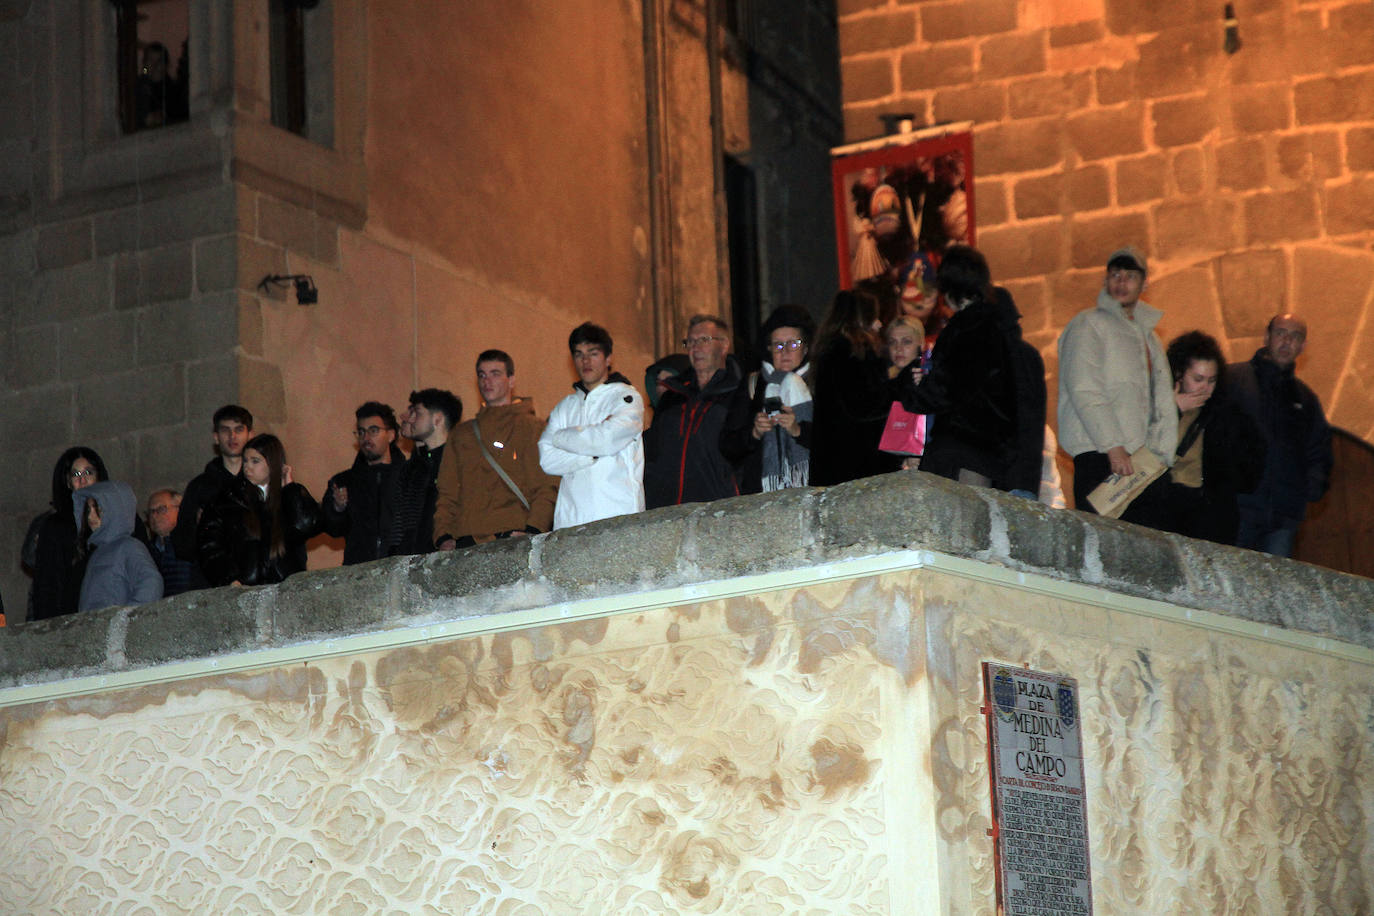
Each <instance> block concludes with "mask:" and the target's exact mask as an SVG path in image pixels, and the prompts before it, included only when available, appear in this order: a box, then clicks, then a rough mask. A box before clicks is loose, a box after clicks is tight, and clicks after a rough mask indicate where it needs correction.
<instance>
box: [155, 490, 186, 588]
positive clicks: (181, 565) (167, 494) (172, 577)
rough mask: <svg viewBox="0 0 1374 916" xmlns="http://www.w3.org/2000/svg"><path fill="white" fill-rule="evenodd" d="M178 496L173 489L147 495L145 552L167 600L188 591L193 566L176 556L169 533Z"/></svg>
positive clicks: (172, 526)
mask: <svg viewBox="0 0 1374 916" xmlns="http://www.w3.org/2000/svg"><path fill="white" fill-rule="evenodd" d="M180 508H181V494H180V493H178V492H177V491H176V490H154V491H153V492H152V493H151V494H150V495H149V496H148V507H147V515H148V540H147V541H146V542H145V543H146V544H147V545H148V553H149V554H151V555H152V557H153V562H154V563H156V564H157V571H158V572H160V573H161V574H162V597H164V598H170V597H172V596H173V595H180V594H181V593H182V592H185V591H189V590H190V589H191V580H192V577H193V575H194V572H195V567H194V565H193V564H191V563H189V562H187V561H186V560H183V559H181V558H180V557H178V556H177V555H176V550H175V549H174V548H173V546H172V530H173V529H174V528H176V524H177V515H178V513H179V511H180Z"/></svg>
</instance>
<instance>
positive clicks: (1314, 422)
mask: <svg viewBox="0 0 1374 916" xmlns="http://www.w3.org/2000/svg"><path fill="white" fill-rule="evenodd" d="M1306 344H1307V322H1305V321H1303V320H1302V319H1301V318H1299V317H1297V316H1296V315H1289V314H1285V315H1275V316H1274V317H1273V318H1271V319H1270V320H1269V324H1268V326H1267V327H1266V328H1265V332H1264V346H1262V347H1260V348H1259V349H1258V350H1256V351H1255V355H1254V356H1252V357H1250V361H1249V362H1245V363H1233V364H1231V365H1230V366H1228V367H1226V385H1227V388H1228V389H1229V390H1230V393H1231V398H1232V400H1234V401H1236V402H1237V403H1239V404H1240V406H1241V407H1242V408H1244V409H1245V411H1246V412H1247V413H1248V414H1249V415H1250V416H1251V418H1252V419H1253V420H1254V421H1255V423H1256V425H1258V426H1259V428H1260V432H1261V433H1263V435H1264V438H1265V441H1266V442H1267V443H1268V446H1269V451H1268V453H1267V454H1266V457H1265V462H1264V476H1263V477H1262V478H1261V479H1260V484H1259V486H1258V487H1256V488H1255V490H1254V491H1253V492H1251V493H1242V494H1241V495H1240V496H1238V497H1237V498H1236V502H1237V503H1238V504H1239V507H1240V533H1239V534H1238V535H1237V537H1236V546H1237V547H1246V548H1249V549H1251V550H1260V551H1263V552H1265V553H1268V554H1273V555H1274V556H1276V557H1287V556H1292V554H1293V543H1294V541H1295V540H1296V539H1297V535H1298V526H1299V525H1301V524H1302V520H1303V518H1304V517H1305V516H1306V515H1307V504H1308V503H1310V502H1316V501H1317V500H1319V499H1321V498H1322V496H1323V495H1324V494H1325V493H1326V488H1327V487H1328V486H1329V485H1330V482H1331V465H1332V461H1333V459H1332V454H1331V427H1330V426H1328V425H1327V422H1326V415H1325V413H1324V412H1323V411H1322V404H1321V401H1320V400H1319V399H1318V398H1317V396H1316V394H1314V393H1313V391H1312V389H1311V388H1308V387H1307V386H1306V385H1304V384H1303V383H1302V382H1301V381H1299V380H1298V378H1297V376H1295V375H1294V368H1295V367H1296V365H1297V362H1298V356H1299V355H1301V354H1302V351H1303V347H1304V346H1305V345H1306Z"/></svg>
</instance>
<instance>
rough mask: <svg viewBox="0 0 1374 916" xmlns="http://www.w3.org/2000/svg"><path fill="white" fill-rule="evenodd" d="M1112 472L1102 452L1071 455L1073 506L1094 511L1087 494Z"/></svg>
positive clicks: (1109, 463) (1110, 465)
mask: <svg viewBox="0 0 1374 916" xmlns="http://www.w3.org/2000/svg"><path fill="white" fill-rule="evenodd" d="M1111 474H1112V463H1111V462H1110V461H1109V460H1107V456H1106V455H1105V454H1103V453H1102V452H1084V453H1083V454H1081V455H1074V456H1073V507H1074V508H1075V509H1080V510H1082V511H1084V512H1092V513H1096V512H1097V510H1096V509H1094V508H1093V506H1092V503H1090V502H1088V494H1089V493H1091V492H1092V491H1093V490H1096V489H1097V487H1098V485H1099V484H1101V483H1102V481H1104V480H1106V479H1107V478H1108V477H1110V476H1111Z"/></svg>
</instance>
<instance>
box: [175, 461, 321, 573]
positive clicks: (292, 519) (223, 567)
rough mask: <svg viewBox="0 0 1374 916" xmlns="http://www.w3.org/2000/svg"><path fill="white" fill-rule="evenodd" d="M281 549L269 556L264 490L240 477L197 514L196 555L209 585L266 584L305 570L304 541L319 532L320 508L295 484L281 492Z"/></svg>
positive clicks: (268, 514) (269, 526)
mask: <svg viewBox="0 0 1374 916" xmlns="http://www.w3.org/2000/svg"><path fill="white" fill-rule="evenodd" d="M281 513H282V519H281V526H282V540H283V550H282V552H281V553H280V554H279V555H278V556H275V557H274V556H272V535H271V532H272V516H271V512H270V511H269V510H268V507H267V504H266V502H265V501H264V499H263V496H262V491H261V490H259V489H258V488H257V487H256V486H254V485H253V484H251V483H249V482H248V481H247V480H246V479H245V478H244V477H243V476H241V475H240V476H238V477H235V478H234V480H233V481H232V482H231V483H230V484H229V485H228V486H227V487H225V488H224V489H223V490H221V491H220V494H219V496H218V497H216V499H215V501H214V502H213V503H211V504H210V505H209V506H207V507H206V508H205V511H204V512H203V513H202V514H201V517H200V524H199V525H198V526H197V528H196V555H197V559H198V560H199V561H200V567H201V569H202V570H203V571H204V573H205V576H206V578H207V579H209V580H210V584H211V585H228V584H230V583H231V582H239V583H242V584H243V585H267V584H270V583H273V582H280V581H282V580H283V579H285V578H286V577H287V576H289V575H291V574H292V573H297V572H301V571H302V570H304V569H305V565H306V559H305V542H306V541H307V540H309V539H310V538H311V537H313V536H314V535H315V534H316V533H317V532H318V531H319V529H320V506H319V503H317V502H315V499H314V497H312V496H311V495H310V491H308V490H306V488H305V487H303V486H301V485H300V484H298V483H289V484H287V485H286V486H284V487H282V490H281Z"/></svg>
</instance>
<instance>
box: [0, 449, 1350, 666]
mask: <svg viewBox="0 0 1374 916" xmlns="http://www.w3.org/2000/svg"><path fill="white" fill-rule="evenodd" d="M758 531H770V532H774V533H776V534H777V537H769V538H760V537H757V532H758ZM907 550H928V551H935V552H937V553H940V554H942V555H947V556H950V557H955V558H963V559H967V560H971V561H976V562H979V563H985V564H991V565H992V566H996V567H1001V568H1005V569H1008V570H1013V571H1022V572H1025V573H1033V574H1035V575H1039V576H1044V577H1048V578H1050V579H1055V580H1059V581H1063V582H1067V583H1077V584H1081V585H1088V586H1092V587H1094V588H1101V589H1105V590H1107V591H1110V592H1114V593H1117V594H1122V595H1130V596H1136V597H1139V598H1144V599H1149V600H1154V601H1161V602H1166V603H1169V604H1172V605H1177V606H1180V607H1186V608H1196V609H1198V610H1205V611H1211V612H1216V613H1219V614H1223V615H1227V616H1230V617H1234V618H1237V619H1240V620H1250V621H1256V622H1259V623H1263V624H1273V625H1277V626H1281V627H1285V628H1292V629H1295V630H1301V631H1303V632H1305V633H1308V634H1312V635H1315V636H1319V637H1323V638H1328V639H1332V640H1337V641H1339V642H1343V643H1349V644H1351V645H1354V646H1361V647H1364V648H1367V649H1374V615H1371V614H1370V613H1368V609H1369V608H1371V607H1374V580H1369V579H1362V578H1359V577H1355V576H1348V575H1345V574H1343V573H1335V572H1330V571H1328V570H1323V569H1319V568H1317V567H1312V566H1308V565H1306V564H1303V563H1298V562H1296V561H1292V560H1275V559H1273V558H1271V557H1268V556H1266V555H1262V554H1258V553H1253V552H1250V551H1243V550H1238V549H1235V548H1229V547H1220V546H1217V545H1212V544H1207V543H1203V542H1198V541H1192V540H1190V539H1188V538H1182V537H1178V536H1176V535H1169V534H1163V533H1160V532H1157V531H1152V530H1149V529H1145V528H1140V527H1137V526H1135V525H1129V524H1126V523H1124V522H1118V521H1114V520H1108V519H1102V518H1099V517H1097V516H1094V515H1088V514H1085V513H1080V512H1072V511H1062V510H1051V509H1047V508H1046V507H1044V506H1042V505H1040V504H1039V503H1034V502H1030V501H1028V500H1024V499H1020V498H1017V497H1012V496H1009V495H1006V494H1003V493H998V492H996V491H992V490H985V489H976V488H972V487H965V486H962V485H960V484H955V483H951V482H949V481H947V480H944V479H943V478H939V477H934V476H931V475H929V474H923V473H920V472H915V471H908V472H900V473H897V474H889V475H885V476H882V477H875V478H870V479H868V480H863V481H856V482H853V483H849V484H844V485H842V486H838V487H832V488H829V489H796V490H785V491H781V492H779V493H772V494H763V495H759V496H747V497H738V498H736V499H730V500H722V501H719V502H715V503H702V504H698V505H690V506H678V507H671V508H667V509H660V510H655V511H652V512H646V513H641V514H639V515H632V516H622V517H620V518H616V519H609V520H607V521H604V522H597V523H595V524H592V525H584V526H579V527H576V528H568V529H563V530H560V531H556V532H553V533H551V534H547V535H540V536H538V537H535V538H532V539H528V540H510V541H500V542H494V543H491V544H486V545H481V546H479V547H476V548H473V549H471V550H466V551H459V552H457V553H449V554H443V553H441V554H433V555H430V556H427V557H403V558H395V559H391V560H379V561H376V562H373V563H368V564H363V565H359V566H351V567H344V568H340V569H327V570H319V571H314V572H307V573H302V574H300V575H297V576H293V577H292V578H291V579H289V580H287V581H286V582H285V583H283V584H281V585H277V586H265V587H262V588H254V589H236V588H222V589H215V590H212V591H205V592H196V593H192V594H189V595H181V596H178V597H176V598H168V599H165V600H163V601H160V602H157V603H155V604H150V605H145V606H143V607H138V608H132V609H130V608H123V609H120V608H111V609H109V610H105V611H99V612H93V613H87V614H79V615H73V616H70V617H64V618H58V619H56V620H51V621H40V622H37V623H31V624H25V625H22V626H15V627H8V628H5V629H3V630H0V691H3V690H4V689H5V688H10V687H19V686H22V685H33V684H40V683H45V682H50V681H56V680H61V679H63V678H70V677H76V676H89V675H99V674H117V673H119V672H126V671H130V670H134V669H138V668H142V667H146V666H152V665H158V664H165V663H168V662H172V661H181V660H188V659H198V658H205V657H214V656H218V655H222V654H226V653H229V654H232V653H241V652H251V651H254V650H257V649H262V648H278V649H281V648H287V647H290V646H293V645H299V644H302V643H309V642H313V641H318V640H330V639H338V638H342V637H345V636H350V635H357V634H360V633H367V632H377V631H385V630H389V629H394V628H398V627H408V626H414V625H416V624H419V623H423V622H425V621H430V622H437V621H441V620H452V619H464V618H469V617H474V616H484V615H493V614H501V613H508V612H517V611H524V610H530V609H533V608H537V607H540V606H545V605H550V604H557V603H560V602H573V601H582V600H586V599H593V598H595V599H606V600H609V599H611V598H613V597H614V596H617V595H626V594H631V593H636V592H647V591H653V590H656V589H667V588H679V587H690V586H693V585H696V584H701V583H707V582H713V581H720V580H728V579H733V578H738V577H741V576H756V575H767V574H771V573H778V572H783V571H787V570H796V569H802V568H811V567H817V566H824V565H825V564H827V563H835V562H841V561H845V560H849V559H854V558H862V557H869V556H875V555H882V554H885V553H891V552H894V551H907Z"/></svg>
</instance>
